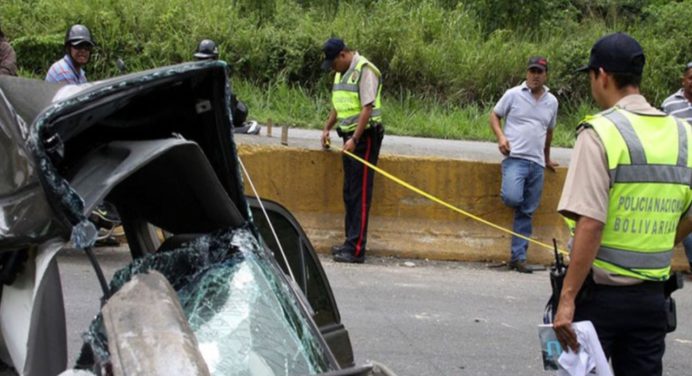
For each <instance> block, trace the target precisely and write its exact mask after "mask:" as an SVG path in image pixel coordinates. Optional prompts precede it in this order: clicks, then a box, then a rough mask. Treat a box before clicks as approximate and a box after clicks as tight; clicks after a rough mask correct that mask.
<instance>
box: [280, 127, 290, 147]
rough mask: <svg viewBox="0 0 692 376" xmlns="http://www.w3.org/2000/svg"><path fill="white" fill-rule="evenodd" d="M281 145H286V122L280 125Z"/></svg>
mask: <svg viewBox="0 0 692 376" xmlns="http://www.w3.org/2000/svg"><path fill="white" fill-rule="evenodd" d="M281 145H286V146H288V124H284V125H282V126H281Z"/></svg>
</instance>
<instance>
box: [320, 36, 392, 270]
mask: <svg viewBox="0 0 692 376" xmlns="http://www.w3.org/2000/svg"><path fill="white" fill-rule="evenodd" d="M345 49H346V45H345V44H344V42H343V41H342V40H341V39H338V38H332V39H330V40H328V41H327V42H326V43H325V45H324V48H323V51H324V52H325V57H326V58H325V62H324V63H323V65H322V68H323V69H329V68H330V67H331V64H332V61H333V60H334V59H336V58H337V57H338V56H339V54H340V52H341V51H343V50H345ZM347 51H348V50H347ZM349 53H350V52H349ZM351 56H352V57H351V61H350V65H349V67H348V69H346V70H345V71H343V72H339V71H337V72H336V74H335V76H334V83H333V86H332V105H333V113H332V115H331V116H335V117H331V116H330V120H329V121H328V123H327V126H326V127H325V132H327V133H326V134H328V131H329V129H330V128H331V126H332V125H334V124H335V125H336V130H337V133H338V135H339V137H341V138H342V139H343V142H344V144H346V143H347V142H348V141H349V140H353V141H355V149H354V150H353V154H355V155H357V156H358V157H360V158H362V159H364V160H366V161H368V162H369V163H371V164H373V165H376V164H377V160H378V157H379V154H380V146H381V145H382V139H383V137H384V127H383V125H382V105H381V100H380V94H381V92H382V74H381V73H380V70H379V69H378V68H377V67H376V66H375V65H374V64H373V63H371V62H370V61H369V60H368V59H366V58H365V57H363V56H360V55H359V54H358V53H357V52H353V53H352V55H351ZM368 105H372V112H371V114H370V118H369V119H368V122H367V123H366V124H365V127H364V130H363V132H362V133H361V134H360V135H358V139H355V138H354V137H355V136H356V131H357V128H358V121H359V118H360V114H361V112H362V111H363V109H364V108H365V107H366V106H368ZM323 137H325V133H323ZM323 141H324V139H323ZM342 161H343V169H344V185H343V200H344V207H345V211H346V214H345V219H344V232H345V240H344V243H343V244H342V245H338V246H335V247H333V248H332V253H333V254H334V260H335V261H340V262H357V263H361V262H363V261H364V259H365V250H366V246H367V233H368V214H369V211H370V203H371V201H372V188H373V180H374V177H375V176H374V171H372V170H371V169H370V168H369V167H367V166H365V165H364V164H362V163H360V162H358V161H356V160H355V159H353V158H351V157H350V156H348V155H346V154H344V155H343V156H342Z"/></svg>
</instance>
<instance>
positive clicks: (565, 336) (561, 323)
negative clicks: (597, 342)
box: [553, 299, 579, 352]
mask: <svg viewBox="0 0 692 376" xmlns="http://www.w3.org/2000/svg"><path fill="white" fill-rule="evenodd" d="M573 319H574V301H573V300H572V301H569V300H568V299H561V300H560V304H559V305H558V307H557V313H555V321H554V322H553V329H555V335H556V336H557V339H558V341H560V345H562V348H563V349H564V350H565V351H567V349H568V348H569V349H572V351H574V352H577V351H579V342H578V341H577V334H576V333H575V332H574V329H572V320H573Z"/></svg>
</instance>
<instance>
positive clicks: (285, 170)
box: [238, 144, 687, 269]
mask: <svg viewBox="0 0 692 376" xmlns="http://www.w3.org/2000/svg"><path fill="white" fill-rule="evenodd" d="M238 147H239V155H240V157H241V158H242V160H243V162H244V164H245V166H246V167H247V169H248V171H249V173H250V175H251V176H252V179H253V182H254V184H255V186H256V188H257V190H258V193H259V195H260V196H261V197H265V198H268V199H272V200H275V201H277V202H279V203H281V204H283V205H284V206H286V207H287V208H288V209H289V210H290V211H291V212H292V213H293V214H294V215H295V216H296V218H298V220H299V221H300V222H301V224H302V225H303V227H304V228H305V230H306V232H307V234H308V236H309V237H310V240H311V241H312V243H313V245H314V246H315V248H317V250H318V251H320V252H328V250H329V248H330V247H331V246H332V245H335V244H340V243H341V242H342V241H343V233H344V230H343V228H344V224H343V213H344V210H343V201H342V194H341V190H342V184H343V172H342V164H341V154H340V153H339V152H337V151H331V152H325V151H320V150H309V149H303V148H293V147H281V146H272V145H249V144H240V145H239V146H238ZM378 167H380V168H382V169H383V170H385V171H387V172H389V173H390V174H392V175H395V176H397V177H399V178H400V179H402V180H404V181H406V182H408V183H409V184H412V185H414V186H416V187H418V188H420V189H422V190H424V191H426V192H428V193H430V194H432V195H434V196H436V197H438V198H440V199H442V200H444V201H446V202H448V203H450V204H451V205H454V206H456V207H458V208H460V209H462V210H465V211H468V212H470V213H472V214H474V215H477V216H479V217H481V218H483V219H485V220H487V221H490V222H493V223H495V224H497V225H500V226H502V227H504V228H508V229H511V227H512V217H513V212H512V210H511V209H509V208H507V207H506V206H504V204H503V203H502V201H501V199H500V194H499V192H500V182H501V174H500V165H499V164H498V163H483V162H474V161H463V160H456V159H443V158H435V157H411V156H398V155H391V154H386V153H383V154H382V155H380V162H379V164H378ZM566 173H567V169H566V168H565V167H561V168H558V171H557V173H552V172H550V171H546V174H545V186H544V189H543V196H542V200H541V205H540V207H539V208H538V211H537V212H536V213H535V215H534V221H533V225H534V234H533V238H535V239H537V240H539V241H541V242H543V243H547V244H552V238H556V239H557V241H558V246H560V247H565V244H566V242H567V239H568V236H569V234H568V231H567V229H566V227H565V225H564V223H563V221H562V219H561V217H560V216H559V215H558V214H557V212H556V208H557V204H558V201H559V199H560V194H561V192H562V185H563V184H564V180H565V176H566ZM245 189H246V194H250V195H251V194H252V192H251V191H250V187H249V185H248V184H246V185H245ZM510 238H511V236H510V235H509V234H506V233H504V232H501V231H499V230H497V229H494V228H492V227H490V226H488V225H485V224H482V223H480V222H477V221H475V220H472V219H470V218H468V217H466V216H464V215H462V214H459V213H457V212H455V211H452V210H450V209H448V208H446V207H443V206H441V205H439V204H437V203H434V202H432V201H430V200H428V199H427V198H425V197H422V196H420V195H418V194H416V193H414V192H412V191H410V190H408V189H406V188H404V187H402V186H400V185H397V184H396V183H394V182H392V181H390V180H388V179H387V178H385V177H384V176H381V175H378V176H376V178H375V188H374V192H373V204H372V208H371V212H370V224H369V230H368V246H367V248H368V253H369V254H375V255H386V256H390V255H391V256H400V257H411V258H423V259H425V258H427V259H436V260H462V261H493V262H495V261H506V260H508V259H509V244H510ZM528 258H529V262H532V263H540V264H549V263H550V262H551V261H552V260H553V256H552V251H551V250H549V249H546V248H542V247H540V246H538V245H535V244H531V245H530V246H529V251H528ZM686 265H687V262H686V259H685V256H684V253H683V252H682V250H680V249H678V250H676V254H675V258H674V267H675V268H676V269H683V268H685V267H686Z"/></svg>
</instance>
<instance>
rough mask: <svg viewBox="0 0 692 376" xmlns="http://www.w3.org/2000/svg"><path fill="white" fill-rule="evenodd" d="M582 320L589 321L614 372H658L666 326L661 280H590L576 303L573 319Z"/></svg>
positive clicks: (632, 375)
mask: <svg viewBox="0 0 692 376" xmlns="http://www.w3.org/2000/svg"><path fill="white" fill-rule="evenodd" d="M582 320H590V321H591V322H592V323H593V325H594V327H595V328H596V332H597V333H598V339H599V341H600V342H601V346H602V347H603V351H604V352H605V355H606V357H607V358H609V359H611V363H612V366H613V371H614V372H615V375H616V376H619V375H627V376H637V375H641V376H654V375H661V374H662V370H663V362H662V359H663V353H664V351H665V346H666V343H665V337H666V326H667V325H666V311H665V296H664V291H663V283H662V282H644V283H642V284H639V285H633V286H606V285H597V284H591V288H590V289H589V292H588V293H587V294H586V295H585V296H584V297H583V298H582V299H578V300H577V303H576V310H575V313H574V321H582Z"/></svg>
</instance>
